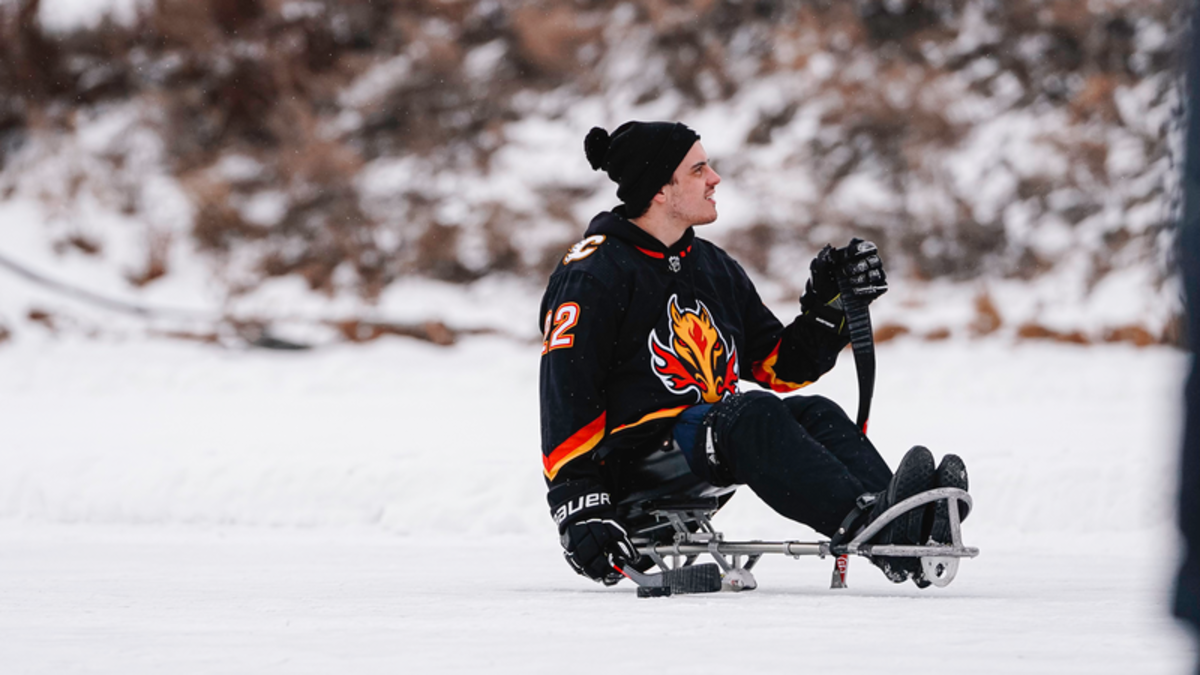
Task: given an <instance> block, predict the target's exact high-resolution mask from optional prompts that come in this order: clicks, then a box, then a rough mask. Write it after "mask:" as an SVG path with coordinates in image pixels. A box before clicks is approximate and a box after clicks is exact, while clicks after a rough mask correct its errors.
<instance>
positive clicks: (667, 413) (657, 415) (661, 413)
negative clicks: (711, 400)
mask: <svg viewBox="0 0 1200 675" xmlns="http://www.w3.org/2000/svg"><path fill="white" fill-rule="evenodd" d="M690 407H691V406H686V405H681V406H679V407H678V408H664V409H663V410H655V411H654V412H652V413H650V414H649V415H646V416H645V417H643V418H642V419H640V420H638V421H636V422H634V423H632V424H622V425H621V426H619V427H617V428H616V429H613V433H614V434H615V433H617V432H618V431H623V430H625V429H630V428H633V427H636V426H637V425H639V424H642V423H644V422H649V421H650V420H659V419H662V418H664V417H676V416H678V415H679V414H680V413H682V412H683V411H684V410H687V409H688V408H690Z"/></svg>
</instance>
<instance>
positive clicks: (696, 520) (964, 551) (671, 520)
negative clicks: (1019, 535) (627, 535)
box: [630, 488, 979, 592]
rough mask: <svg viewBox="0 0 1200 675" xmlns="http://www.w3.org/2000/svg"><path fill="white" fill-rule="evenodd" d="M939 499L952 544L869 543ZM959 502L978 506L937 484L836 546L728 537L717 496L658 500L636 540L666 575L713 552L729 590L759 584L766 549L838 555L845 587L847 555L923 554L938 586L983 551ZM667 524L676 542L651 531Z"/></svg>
mask: <svg viewBox="0 0 1200 675" xmlns="http://www.w3.org/2000/svg"><path fill="white" fill-rule="evenodd" d="M937 501H945V503H946V506H947V507H948V508H947V511H948V512H949V513H948V515H949V519H950V534H951V543H950V544H945V545H942V544H937V545H926V546H896V545H891V544H887V545H883V544H868V543H867V542H868V541H870V539H871V538H872V537H874V536H875V535H876V534H878V533H879V531H880V530H882V529H883V528H884V527H886V526H887V525H888V523H890V522H892V521H893V520H895V519H896V518H897V517H899V516H900V515H902V514H904V513H907V512H908V511H911V510H913V509H917V508H924V507H925V506H926V505H928V504H932V503H934V502H937ZM960 502H961V503H963V504H966V506H967V508H968V509H970V508H971V507H972V505H973V502H972V500H971V495H969V494H967V493H966V491H964V490H959V489H957V488H936V489H933V490H928V491H926V492H922V493H920V494H917V495H914V496H912V497H909V498H908V499H905V500H904V501H901V502H899V503H898V504H895V505H893V506H892V507H891V508H890V509H888V510H887V511H885V512H884V513H883V514H881V515H880V516H879V517H878V518H876V519H875V520H874V521H873V522H872V523H871V524H870V526H868V527H866V528H864V529H863V530H862V531H861V532H859V533H858V535H857V536H855V537H854V539H853V540H851V541H850V542H848V543H846V544H843V545H839V546H833V545H831V543H830V542H829V541H817V542H802V541H744V542H737V541H725V537H724V535H722V534H721V533H720V532H718V531H716V530H715V529H714V528H713V526H712V519H711V518H712V515H713V514H714V513H715V512H716V510H717V507H718V504H717V500H716V499H700V500H697V499H691V500H687V501H680V500H670V499H667V500H653V501H647V502H643V503H642V504H639V506H640V507H641V508H640V510H641V511H643V512H644V513H646V514H649V515H651V516H653V517H654V519H655V522H654V523H653V524H651V525H649V526H644V527H642V528H641V529H640V530H638V531H637V532H635V533H634V535H633V538H632V539H633V543H634V545H635V546H636V547H637V549H638V552H639V553H640V554H641V555H643V556H646V557H649V558H650V559H651V560H653V561H654V563H655V564H656V565H657V566H658V567H659V569H661V570H662V574H663V575H666V574H668V573H670V572H673V571H675V570H679V569H681V568H685V567H689V566H692V565H694V564H695V563H696V560H697V559H698V558H699V556H701V555H705V554H707V555H709V556H712V558H713V559H714V560H715V561H716V563H717V565H719V566H720V568H721V571H722V587H723V589H725V590H732V591H743V590H751V589H753V588H756V587H757V586H758V583H757V581H756V580H755V578H754V575H753V574H751V572H750V570H751V569H753V567H754V565H755V564H757V563H758V561H759V559H760V558H762V557H763V556H764V555H767V554H783V555H787V556H791V557H793V558H800V557H801V556H817V557H820V558H824V557H826V556H835V557H836V558H837V559H838V562H837V564H836V565H835V568H834V572H833V583H832V588H845V587H846V584H845V573H846V568H845V556H848V555H860V556H866V557H873V556H889V557H896V558H920V559H921V565H922V567H923V568H924V571H925V578H926V579H927V580H928V581H929V582H930V583H932V584H933V585H934V586H938V587H944V586H946V585H948V584H949V583H950V582H951V581H953V580H954V577H955V575H956V574H957V573H958V563H959V561H960V560H961V559H962V558H974V557H975V556H977V555H979V549H977V548H973V547H968V546H964V545H963V541H962V522H961V520H960V518H959V513H958V505H959V503H960ZM664 525H669V526H670V527H671V529H672V530H673V531H674V541H673V542H672V543H659V542H661V540H662V537H661V536H659V537H653V536H652V533H653V532H654V531H656V530H661V529H662V528H663V527H664ZM668 559H669V560H668ZM655 576H659V575H653V574H650V575H643V574H636V573H635V574H633V575H632V576H630V578H632V579H633V580H634V581H635V582H637V583H638V584H639V586H643V587H645V586H647V585H648V584H650V583H652V582H651V581H650V578H651V577H655ZM677 592H679V591H677Z"/></svg>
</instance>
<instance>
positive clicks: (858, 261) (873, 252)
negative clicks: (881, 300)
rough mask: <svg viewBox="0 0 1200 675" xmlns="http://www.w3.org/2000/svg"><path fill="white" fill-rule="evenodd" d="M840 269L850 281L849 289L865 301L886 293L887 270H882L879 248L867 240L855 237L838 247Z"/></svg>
mask: <svg viewBox="0 0 1200 675" xmlns="http://www.w3.org/2000/svg"><path fill="white" fill-rule="evenodd" d="M838 254H840V255H839V256H838V257H839V258H840V263H841V271H842V273H843V274H845V275H846V279H848V280H849V282H850V291H851V292H852V293H854V294H855V295H856V296H858V297H860V298H866V300H867V302H870V301H872V300H874V299H875V298H878V297H879V296H881V295H883V294H884V293H887V290H888V285H887V272H884V271H883V260H881V259H880V258H879V249H878V248H876V246H875V244H873V243H871V242H869V241H863V240H862V239H859V238H857V237H855V238H854V239H851V240H850V245H849V246H847V247H846V248H843V249H839V250H838Z"/></svg>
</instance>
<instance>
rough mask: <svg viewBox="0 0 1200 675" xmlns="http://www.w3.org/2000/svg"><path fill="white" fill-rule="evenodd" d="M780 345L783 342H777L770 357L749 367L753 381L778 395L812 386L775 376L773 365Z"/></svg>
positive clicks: (777, 358)
mask: <svg viewBox="0 0 1200 675" xmlns="http://www.w3.org/2000/svg"><path fill="white" fill-rule="evenodd" d="M782 344H783V340H780V341H779V342H777V343H776V344H775V349H772V350H771V355H770V356H768V357H767V358H765V359H763V360H762V361H759V362H758V363H755V364H754V365H753V366H751V368H750V369H751V370H752V371H753V372H754V379H756V380H758V381H759V382H762V383H763V384H766V385H767V386H769V387H770V388H771V390H772V391H777V392H780V393H787V392H789V391H796V390H797V389H799V388H801V387H807V386H808V385H810V384H812V382H802V383H800V384H796V383H795V382H788V381H787V380H783V379H780V377H779V376H778V375H776V374H775V364H776V363H777V362H778V361H779V346H780V345H782Z"/></svg>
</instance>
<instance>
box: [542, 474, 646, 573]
mask: <svg viewBox="0 0 1200 675" xmlns="http://www.w3.org/2000/svg"><path fill="white" fill-rule="evenodd" d="M546 498H547V500H548V501H549V502H550V514H551V515H552V516H553V517H554V522H555V523H557V524H558V534H559V539H560V541H561V542H562V547H563V557H565V558H566V559H567V562H568V563H569V564H570V565H571V567H572V568H573V569H574V570H575V571H576V572H578V573H579V574H581V575H583V576H585V577H588V578H589V579H591V580H593V581H598V582H601V583H603V584H604V585H605V586H611V585H613V584H615V583H617V582H618V581H620V580H621V578H622V577H621V574H620V572H617V571H616V570H615V569H613V564H614V563H615V564H620V565H622V566H624V565H625V564H629V563H632V562H634V561H636V560H637V559H638V553H637V549H636V548H634V546H633V542H631V541H629V535H628V534H627V533H626V532H625V528H624V527H623V526H622V525H621V524H620V523H619V522H618V521H617V518H616V511H617V510H616V508H615V507H614V506H613V504H612V499H611V498H610V497H609V495H608V493H607V492H605V491H603V490H602V489H600V488H599V487H598V486H597V485H595V484H594V483H592V482H591V481H571V482H569V483H565V484H563V485H560V486H558V487H555V488H553V489H551V490H550V493H549V494H548V495H546Z"/></svg>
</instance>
